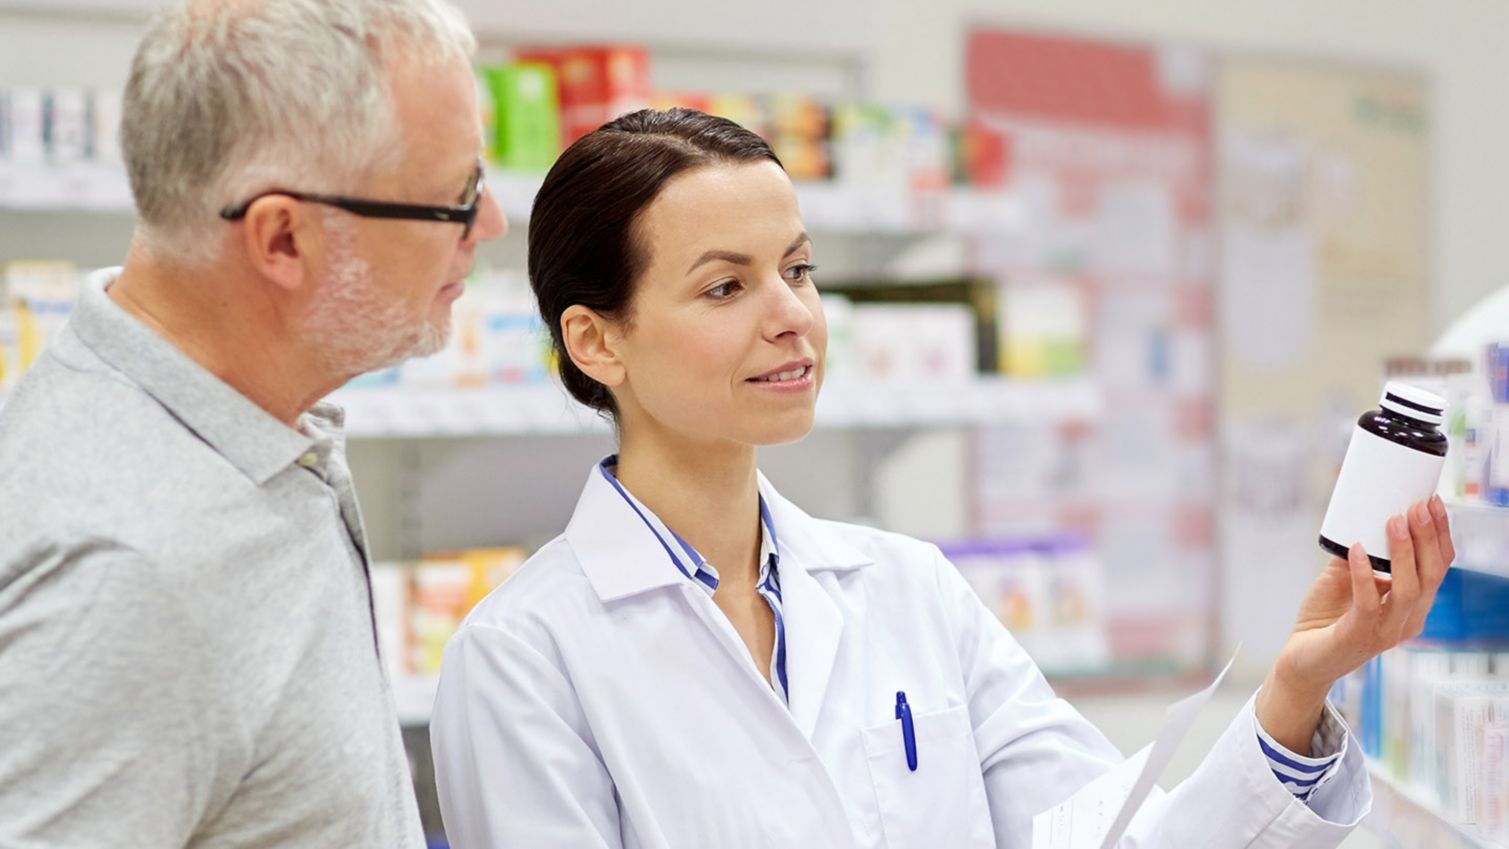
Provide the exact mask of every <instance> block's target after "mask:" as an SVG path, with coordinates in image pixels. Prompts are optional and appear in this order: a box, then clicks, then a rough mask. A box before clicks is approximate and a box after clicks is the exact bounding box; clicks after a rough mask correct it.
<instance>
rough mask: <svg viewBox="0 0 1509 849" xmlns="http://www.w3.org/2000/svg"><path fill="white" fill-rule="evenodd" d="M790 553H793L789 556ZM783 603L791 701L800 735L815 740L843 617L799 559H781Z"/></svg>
mask: <svg viewBox="0 0 1509 849" xmlns="http://www.w3.org/2000/svg"><path fill="white" fill-rule="evenodd" d="M788 556H789V555H788ZM780 568H781V604H782V608H783V610H784V612H785V617H786V678H787V682H788V684H789V692H788V693H787V702H788V704H789V705H790V708H791V716H792V719H794V720H795V721H796V724H797V727H798V728H800V729H801V731H802V735H803V736H805V737H806V738H807V739H809V740H810V739H812V733H813V730H814V729H816V728H817V720H818V714H819V713H821V711H822V706H823V698H824V696H825V695H826V694H827V692H828V679H829V678H830V677H831V675H832V673H833V661H834V660H835V659H836V658H837V657H838V643H839V640H840V639H842V637H843V630H844V617H843V614H842V613H841V612H840V611H839V609H838V605H837V604H835V603H834V602H833V599H831V598H829V597H828V593H827V591H826V590H824V589H823V587H822V585H820V584H819V583H818V581H817V579H816V578H814V577H813V576H812V575H810V574H808V573H807V570H806V569H805V568H803V567H802V566H801V565H800V564H798V563H796V562H795V558H794V557H792V558H791V559H790V560H788V559H785V558H783V559H782V561H781V567H780Z"/></svg>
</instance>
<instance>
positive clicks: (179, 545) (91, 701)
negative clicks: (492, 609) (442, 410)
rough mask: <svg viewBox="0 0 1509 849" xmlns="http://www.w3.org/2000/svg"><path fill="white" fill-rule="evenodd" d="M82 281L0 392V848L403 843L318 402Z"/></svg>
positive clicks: (360, 597) (338, 473)
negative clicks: (238, 370)
mask: <svg viewBox="0 0 1509 849" xmlns="http://www.w3.org/2000/svg"><path fill="white" fill-rule="evenodd" d="M114 276H115V273H114V272H102V273H101V274H100V275H97V276H95V277H94V278H92V279H91V280H90V281H89V282H88V284H87V285H86V286H85V288H84V291H83V293H82V295H81V298H80V302H79V305H78V308H77V310H76V311H75V312H74V315H73V317H72V319H71V320H70V322H69V325H68V327H67V329H66V330H64V331H63V333H62V334H61V336H60V338H59V339H58V340H57V342H56V343H55V344H54V345H53V346H52V347H51V348H49V349H48V351H47V352H46V353H45V354H44V355H43V356H42V357H41V358H39V360H38V361H37V363H36V364H35V366H34V368H33V370H32V371H31V372H30V373H28V374H27V376H26V378H25V380H23V381H22V383H21V385H20V386H19V387H17V389H16V392H15V393H14V395H13V396H12V398H11V400H10V402H9V403H8V404H7V405H6V406H5V407H4V408H3V410H0V846H4V847H42V846H47V847H62V846H67V847H70V849H81V848H82V847H95V846H109V847H137V846H141V847H178V846H192V847H216V848H217V849H218V848H219V847H252V846H259V847H261V846H267V847H271V846H277V847H311V849H312V848H313V847H319V849H329V847H344V846H362V847H384V849H386V847H421V846H423V845H424V840H423V837H422V835H421V834H420V827H419V817H418V811H417V808H416V805H415V802H414V795H413V789H412V785H411V783H410V779H409V769H408V763H407V759H406V757H405V754H404V749H403V743H402V740H401V737H400V734H399V728H398V722H397V719H396V717H395V714H394V710H393V701H392V695H391V693H390V691H389V689H388V683H387V681H386V679H385V677H384V675H383V672H382V669H381V667H380V665H379V661H378V657H377V653H376V648H375V640H374V637H373V624H372V612H371V599H370V595H369V589H368V583H367V575H366V559H365V558H366V555H365V538H364V533H363V530H362V524H361V517H360V515H359V514H358V511H357V505H356V498H355V495H354V493H353V491H352V488H351V479H350V475H349V472H348V470H347V466H346V462H345V458H344V449H343V437H342V433H341V422H342V416H341V413H340V411H339V409H337V408H334V407H330V406H325V405H322V406H320V407H317V408H315V409H314V410H312V411H310V413H308V414H307V415H305V416H304V417H303V419H302V421H301V429H300V431H294V430H292V429H290V428H288V427H286V426H285V425H283V424H282V423H280V422H278V421H277V420H276V419H274V418H273V417H272V416H270V415H268V414H267V413H266V412H264V411H263V410H262V409H261V408H259V407H257V406H256V405H254V404H253V403H252V402H251V401H249V400H247V399H246V398H245V397H243V396H242V395H240V394H239V393H237V392H236V391H234V390H233V389H231V388H230V387H229V386H227V385H226V384H225V383H222V382H221V381H220V380H218V379H217V378H215V377H214V376H213V375H211V374H210V373H209V372H207V371H205V370H204V369H202V368H200V367H199V366H198V365H197V364H195V363H194V362H193V361H192V360H190V359H189V358H188V357H186V356H185V355H184V354H183V353H181V352H180V351H179V350H178V349H176V348H174V347H173V346H171V345H169V344H168V343H167V342H166V341H165V340H163V339H162V338H161V337H159V336H157V335H156V334H155V333H153V332H152V331H151V330H149V329H148V328H147V327H145V326H144V325H142V324H141V323H139V322H137V321H136V320H135V319H133V318H132V317H131V316H130V315H128V314H127V313H126V312H124V311H123V310H121V309H120V308H119V307H118V306H117V305H116V304H115V303H114V302H113V301H111V300H110V299H109V298H108V297H107V296H106V295H105V287H106V286H107V285H108V284H109V282H110V281H111V280H113V279H114Z"/></svg>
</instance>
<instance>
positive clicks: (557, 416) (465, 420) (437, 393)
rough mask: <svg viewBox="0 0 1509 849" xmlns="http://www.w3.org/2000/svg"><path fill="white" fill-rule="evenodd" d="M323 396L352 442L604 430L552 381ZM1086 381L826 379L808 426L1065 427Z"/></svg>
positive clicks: (1085, 408) (1086, 391)
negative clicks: (336, 408)
mask: <svg viewBox="0 0 1509 849" xmlns="http://www.w3.org/2000/svg"><path fill="white" fill-rule="evenodd" d="M330 400H331V401H333V402H335V403H336V404H339V405H340V406H342V407H344V408H345V410H346V434H347V436H348V437H349V438H353V439H380V438H400V439H415V438H430V437H468V436H526V435H530V434H539V435H550V434H575V433H608V432H609V427H608V425H607V423H606V422H605V421H604V420H603V419H602V418H601V417H600V416H598V415H597V414H595V413H593V412H592V411H591V410H588V409H587V408H586V407H583V406H581V405H580V404H577V403H576V402H575V401H572V400H571V399H570V398H569V397H568V396H567V395H566V393H565V390H563V389H562V388H560V387H559V386H557V385H556V384H554V383H547V384H541V385H531V386H498V387H487V388H476V389H417V388H405V387H372V388H346V389H342V390H340V391H338V392H336V393H334V394H333V395H331V397H330ZM1100 408H1101V405H1100V396H1099V392H1098V391H1097V389H1096V387H1095V385H1094V384H1093V383H1091V382H1090V381H1087V380H1067V381H1019V380H1007V379H1001V378H978V379H975V380H971V381H965V382H953V383H950V382H946V381H933V382H927V383H924V382H920V381H917V382H914V381H905V382H895V383H888V382H863V383H846V382H833V383H830V384H829V385H828V386H826V387H824V388H823V392H822V395H821V396H820V397H819V400H818V404H817V421H816V426H817V427H819V428H825V429H860V428H912V427H925V426H931V425H972V424H1004V423H1009V422H1033V423H1054V422H1058V423H1070V422H1080V421H1089V420H1093V419H1095V418H1096V417H1097V416H1098V415H1099V414H1100Z"/></svg>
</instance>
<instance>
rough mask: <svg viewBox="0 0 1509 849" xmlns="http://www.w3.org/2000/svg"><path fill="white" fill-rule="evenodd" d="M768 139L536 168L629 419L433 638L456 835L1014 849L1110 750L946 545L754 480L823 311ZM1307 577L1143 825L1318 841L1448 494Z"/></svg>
mask: <svg viewBox="0 0 1509 849" xmlns="http://www.w3.org/2000/svg"><path fill="white" fill-rule="evenodd" d="M812 263H813V245H812V243H811V241H810V240H809V239H808V237H807V234H806V233H805V232H804V231H803V226H802V220H801V215H800V214H799V212H798V209H797V202H796V196H795V194H794V193H793V190H792V186H791V182H790V181H789V179H788V178H787V177H786V174H785V172H784V171H783V170H782V168H781V165H780V163H779V162H778V161H777V159H776V158H775V156H774V155H773V154H772V153H771V151H770V148H768V147H767V146H766V145H765V143H764V142H763V141H762V140H761V139H760V138H759V137H757V136H755V135H754V134H752V133H750V132H748V131H746V130H743V129H742V128H740V127H738V126H737V125H735V124H732V123H730V122H728V121H725V120H722V119H718V118H712V117H709V116H706V115H703V114H701V113H698V112H691V111H685V110H672V111H670V112H648V111H647V112H639V113H635V114H632V115H628V116H626V117H624V118H621V119H619V120H617V121H615V122H613V123H611V124H609V125H607V126H605V127H603V128H602V129H600V130H598V131H597V132H595V133H593V134H591V135H589V136H587V137H585V138H583V139H581V140H580V141H578V142H577V143H576V144H574V145H572V146H571V148H570V149H569V150H567V151H566V153H565V154H564V155H563V156H562V157H561V159H560V161H559V162H558V163H557V164H556V165H555V167H554V168H553V169H552V170H551V172H550V174H549V176H548V177H547V178H546V179H545V183H544V186H543V187H542V188H541V190H540V193H539V196H538V198H537V199H536V201H535V206H534V213H533V216H532V218H531V220H530V231H529V276H530V280H531V283H532V284H533V286H534V290H535V293H536V295H537V296H538V299H539V304H540V310H541V312H542V314H543V315H544V318H545V321H546V323H547V325H548V326H549V327H550V328H551V331H552V334H553V337H554V342H555V345H556V348H557V351H558V352H559V353H560V356H561V371H562V374H563V377H564V379H565V383H566V386H567V388H568V389H569V390H570V391H571V393H572V394H573V395H575V396H576V397H577V398H578V399H579V400H581V401H582V402H584V403H586V404H588V405H590V406H593V407H595V408H597V409H599V410H602V411H605V412H607V413H609V414H611V415H612V416H613V418H614V420H615V421H616V423H617V426H618V435H619V453H618V454H617V455H616V456H614V457H609V458H607V459H606V460H604V461H603V462H602V463H601V464H599V465H595V466H593V467H592V468H591V469H589V470H588V471H587V480H586V485H585V487H584V488H583V490H582V494H581V500H580V501H579V502H578V504H577V507H576V512H575V514H574V515H573V516H572V517H571V520H570V523H569V524H568V525H567V527H566V530H565V533H564V534H563V535H561V536H560V537H558V538H557V539H555V540H554V541H552V542H550V543H549V544H547V545H546V546H545V547H544V548H542V549H540V551H539V552H538V553H537V554H536V555H535V556H534V557H533V558H532V559H531V560H530V561H529V563H528V565H526V566H525V567H524V568H523V569H522V570H521V571H520V572H519V573H518V574H517V575H516V576H515V577H513V578H512V579H511V580H510V581H509V582H508V583H507V584H505V585H504V586H503V587H501V588H500V589H499V590H497V591H496V592H494V593H493V594H492V595H491V596H489V597H488V598H487V599H486V600H484V601H483V602H482V603H481V604H480V605H479V606H478V607H477V609H476V610H475V611H473V613H472V614H471V615H470V617H468V619H467V620H466V623H465V624H464V625H463V627H462V628H461V630H460V632H459V633H458V634H457V635H456V637H455V639H454V640H453V641H452V642H451V644H450V646H449V648H448V649H447V651H446V655H445V662H444V668H443V672H442V674H441V681H440V692H439V695H438V697H437V701H436V705H435V713H434V719H433V726H432V734H433V745H434V754H435V761H436V771H437V780H438V783H439V789H440V800H441V807H442V812H443V814H444V817H445V824H446V830H447V832H448V834H449V836H450V838H451V840H452V842H453V845H455V846H457V847H460V849H481V847H496V848H499V849H501V847H517V849H552V847H562V849H565V847H570V848H571V849H585V847H625V848H626V849H627V848H628V847H634V848H635V849H638V847H655V849H672V847H674V849H714V848H716V849H734V848H735V847H751V849H753V847H761V849H768V847H791V849H832V848H833V847H889V849H922V847H927V849H976V847H979V849H985V848H986V847H1029V846H1031V845H1032V836H1031V828H1032V824H1031V819H1032V816H1033V815H1034V814H1036V813H1038V812H1040V811H1042V810H1045V809H1047V808H1049V807H1052V806H1053V805H1055V804H1057V803H1059V802H1061V801H1063V800H1064V799H1066V798H1068V797H1069V796H1071V795H1073V794H1074V792H1075V791H1076V790H1078V789H1079V788H1080V787H1082V786H1084V785H1085V784H1086V783H1088V782H1089V781H1090V780H1092V779H1094V778H1095V777H1096V776H1098V775H1100V774H1102V773H1104V772H1105V771H1106V770H1108V769H1110V768H1111V767H1112V766H1113V765H1115V764H1116V763H1118V762H1120V761H1121V759H1122V758H1121V755H1120V753H1119V752H1117V750H1116V749H1115V747H1113V746H1112V745H1111V744H1110V743H1109V742H1108V741H1107V740H1106V738H1105V737H1103V736H1102V735H1101V734H1100V733H1099V732H1098V731H1097V730H1096V729H1095V728H1094V727H1093V726H1091V725H1090V724H1089V722H1087V721H1086V720H1085V719H1084V718H1082V717H1081V716H1080V715H1079V714H1078V713H1076V712H1075V711H1074V709H1073V708H1071V707H1070V706H1069V705H1068V704H1066V703H1065V702H1063V701H1062V700H1060V699H1058V698H1056V697H1055V696H1054V694H1053V691H1052V690H1051V689H1050V688H1049V686H1048V684H1047V683H1046V682H1045V681H1044V680H1043V676H1042V675H1041V673H1039V671H1038V669H1037V668H1036V667H1035V666H1034V665H1033V662H1032V660H1031V659H1030V658H1029V657H1028V656H1027V655H1026V654H1025V653H1024V652H1023V651H1022V648H1021V646H1019V645H1018V644H1017V642H1016V641H1015V640H1014V639H1013V638H1012V636H1011V634H1009V633H1008V632H1007V631H1006V630H1005V628H1003V627H1002V626H1001V624H1000V623H999V622H998V621H997V620H996V619H995V617H993V616H992V615H991V614H990V613H989V612H988V611H987V609H986V608H985V607H984V606H983V605H982V604H981V603H980V602H979V601H978V600H977V598H976V597H975V595H974V593H973V591H972V590H971V589H970V588H969V586H968V585H967V584H966V583H965V582H964V580H963V579H962V578H961V577H960V576H959V575H958V574H957V572H956V571H955V569H954V568H953V566H951V565H950V564H949V563H948V562H947V561H946V560H944V559H943V557H942V556H941V555H940V554H939V552H938V550H937V549H936V548H934V547H933V546H931V545H928V544H926V543H923V542H919V541H917V540H914V539H909V538H907V537H903V536H899V535H897V534H892V533H886V532H883V531H877V530H872V529H870V528H864V527H856V526H853V525H844V524H839V523H836V522H829V521H824V520H820V519H815V518H812V517H811V516H809V515H807V514H806V513H804V512H802V510H801V508H799V507H798V506H797V505H795V504H793V503H791V502H790V501H788V500H786V499H785V498H783V497H781V495H780V494H779V493H778V492H776V490H775V489H774V488H773V487H772V486H771V485H770V482H769V481H767V480H765V478H764V477H763V476H761V475H760V473H759V471H758V468H757V452H758V448H759V446H761V445H771V444H776V443H783V442H790V441H793V440H796V439H800V438H802V437H803V436H804V435H806V433H807V432H808V430H810V429H811V427H812V420H813V405H814V402H815V401H816V399H817V393H818V389H819V387H820V386H821V384H822V376H823V354H824V349H825V345H826V328H825V325H824V320H823V313H822V310H821V308H820V306H819V303H818V293H817V290H816V289H815V288H814V284H813V281H812V272H813V265H812ZM1390 537H1391V548H1390V555H1391V557H1392V560H1393V578H1392V584H1391V585H1390V583H1388V582H1386V581H1384V582H1375V578H1374V576H1373V571H1372V568H1371V565H1370V564H1369V562H1368V560H1367V557H1366V556H1365V555H1364V554H1363V552H1362V550H1361V548H1360V547H1354V548H1353V550H1352V552H1351V557H1350V560H1349V561H1348V560H1340V559H1336V560H1333V561H1332V562H1331V563H1330V564H1329V566H1328V567H1327V568H1326V569H1325V571H1324V572H1323V573H1322V574H1321V575H1320V577H1319V578H1317V579H1316V581H1315V583H1314V585H1313V586H1312V587H1311V589H1310V591H1309V595H1308V596H1307V597H1306V599H1305V601H1304V603H1303V604H1302V606H1301V609H1300V611H1299V617H1298V623H1297V624H1296V626H1295V628H1294V632H1293V634H1292V635H1291V636H1290V638H1289V640H1288V643H1287V644H1286V645H1285V646H1284V648H1283V650H1282V652H1281V653H1280V655H1279V658H1278V660H1277V662H1276V663H1275V665H1274V667H1273V669H1272V670H1271V671H1270V673H1269V675H1268V677H1267V681H1266V683H1265V684H1264V685H1263V687H1262V688H1261V689H1260V690H1259V691H1258V692H1257V694H1256V695H1255V696H1254V697H1253V698H1252V699H1251V700H1250V701H1249V702H1248V703H1247V705H1246V706H1245V707H1244V709H1243V710H1242V711H1241V713H1240V714H1239V715H1238V716H1237V718H1236V719H1235V720H1234V721H1233V722H1232V723H1231V725H1230V727H1229V728H1227V730H1226V731H1225V733H1224V734H1223V735H1222V736H1221V738H1220V740H1219V741H1218V742H1217V743H1216V744H1215V746H1214V747H1213V749H1212V750H1211V751H1210V753H1209V755H1208V756H1207V757H1206V759H1205V761H1204V762H1203V764H1202V765H1201V766H1200V767H1199V768H1198V769H1197V770H1196V771H1195V773H1194V774H1193V775H1192V776H1191V777H1190V778H1189V779H1187V780H1186V781H1184V782H1183V783H1182V784H1180V785H1178V786H1177V787H1175V788H1174V789H1173V790H1171V791H1169V792H1168V793H1167V794H1164V795H1161V796H1158V797H1157V798H1154V799H1152V800H1150V801H1149V803H1148V804H1147V805H1145V806H1144V808H1143V811H1142V812H1141V813H1140V814H1139V815H1138V817H1137V819H1136V820H1135V821H1134V822H1133V825H1132V827H1131V830H1130V831H1129V832H1128V834H1127V836H1126V837H1125V838H1123V840H1122V843H1121V845H1122V846H1126V847H1132V846H1135V847H1150V846H1167V847H1178V849H1212V848H1213V847H1233V849H1236V847H1275V849H1277V847H1285V849H1289V847H1322V846H1334V845H1336V844H1337V843H1338V842H1340V841H1341V839H1342V838H1343V837H1344V836H1345V835H1346V834H1347V832H1348V831H1349V830H1350V829H1351V828H1352V827H1353V826H1354V825H1355V824H1356V823H1357V822H1358V820H1359V819H1360V818H1361V817H1362V816H1363V814H1365V813H1366V812H1367V810H1368V808H1369V806H1370V804H1371V793H1370V791H1369V787H1368V779H1367V775H1366V771H1365V768H1364V766H1363V760H1362V756H1361V754H1360V752H1359V751H1358V748H1357V745H1356V744H1355V743H1354V742H1353V741H1352V740H1351V738H1350V736H1349V735H1348V733H1347V731H1346V729H1345V727H1344V726H1343V725H1342V723H1341V720H1340V719H1339V718H1338V717H1337V716H1336V714H1335V713H1334V712H1332V710H1331V709H1330V708H1329V707H1328V706H1327V705H1326V702H1325V697H1326V693H1327V691H1328V690H1329V688H1330V686H1331V683H1332V682H1333V681H1334V680H1336V678H1338V677H1339V676H1341V675H1344V674H1345V673H1347V672H1349V671H1350V670H1352V669H1355V668H1356V667H1357V666H1359V665H1360V664H1361V663H1363V662H1364V661H1366V660H1367V659H1368V658H1370V657H1372V656H1374V655H1376V654H1377V653H1379V652H1380V651H1383V650H1385V649H1387V648H1389V647H1391V646H1394V645H1395V644H1397V643H1398V642H1400V641H1401V640H1403V639H1405V638H1408V637H1410V636H1413V635H1415V634H1417V633H1419V631H1420V628H1421V624H1422V622H1423V620H1424V617H1425V614H1426V612H1427V611H1428V610H1429V608H1430V604H1431V601H1432V599H1433V598H1434V596H1435V592H1436V588H1437V586H1438V585H1439V584H1440V581H1441V579H1442V576H1443V574H1444V573H1445V571H1446V568H1447V565H1448V564H1449V563H1450V561H1451V560H1452V557H1453V552H1452V546H1451V542H1450V539H1449V535H1448V527H1447V520H1446V517H1445V515H1444V510H1443V509H1442V508H1441V506H1440V505H1439V504H1438V503H1431V504H1421V505H1418V506H1417V507H1416V508H1415V509H1414V510H1413V511H1412V512H1411V514H1410V515H1409V516H1408V517H1398V518H1396V519H1394V520H1393V523H1392V525H1391V528H1390Z"/></svg>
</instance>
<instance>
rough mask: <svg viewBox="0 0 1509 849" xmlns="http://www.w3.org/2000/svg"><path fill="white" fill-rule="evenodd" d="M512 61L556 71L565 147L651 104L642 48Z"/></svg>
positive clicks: (545, 53) (538, 51)
mask: <svg viewBox="0 0 1509 849" xmlns="http://www.w3.org/2000/svg"><path fill="white" fill-rule="evenodd" d="M517 58H518V59H519V60H520V61H524V62H543V63H544V64H547V65H549V66H551V67H552V68H554V69H555V75H556V85H558V86H559V87H560V88H559V92H558V93H559V95H560V106H561V135H562V139H563V141H564V142H565V143H566V144H568V145H569V144H571V143H572V142H574V141H576V140H577V139H579V138H581V137H582V136H585V135H586V134H588V133H590V132H592V131H593V130H596V129H597V128H598V127H601V126H602V125H603V124H606V123H607V122H609V121H611V120H613V119H614V118H617V117H618V116H620V115H623V114H624V113H626V112H633V111H634V110H636V109H643V108H645V107H646V106H648V105H649V102H650V57H649V54H648V53H647V52H646V51H645V49H644V48H643V47H633V46H627V45H574V46H565V47H541V48H526V49H524V50H520V51H519V52H518V55H517Z"/></svg>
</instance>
